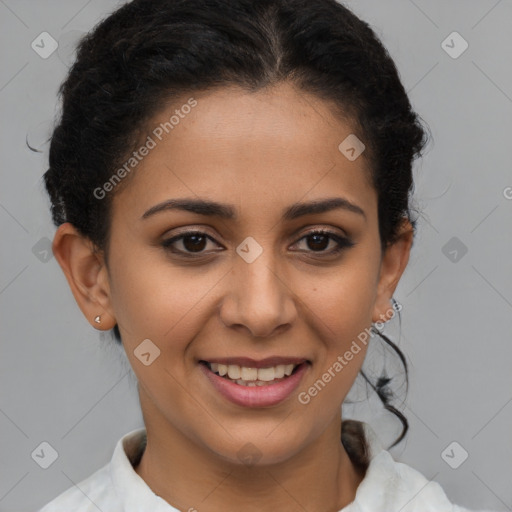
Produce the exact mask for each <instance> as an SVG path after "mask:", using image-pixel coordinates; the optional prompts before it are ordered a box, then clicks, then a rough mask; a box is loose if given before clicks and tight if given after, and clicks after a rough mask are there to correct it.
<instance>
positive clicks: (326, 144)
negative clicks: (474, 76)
mask: <svg viewBox="0 0 512 512" xmlns="http://www.w3.org/2000/svg"><path fill="white" fill-rule="evenodd" d="M61 93H62V99H63V109H62V117H61V119H60V123H59V124H58V126H57V127H56V129H55V131H54V134H53V137H52V142H51V148H50V168H49V169H48V171H47V172H46V174H45V184H46V187H47V190H48V193H49V195H50V198H51V201H52V215H53V220H54V222H55V224H56V226H58V229H57V232H56V234H55V238H54V242H53V251H54V254H55V257H56V258H57V260H58V262H59V264H60V265H61V267H62V269H63V271H64V273H65V275H66V278H67V280H68V283H69V286H70V288H71V290H72V292H73V294H74V297H75V299H76V301H77V304H78V306H79V307H80V309H81V310H82V312H83V314H84V315H85V317H86V318H87V319H88V320H89V322H90V323H91V325H92V326H93V327H95V328H97V329H100V330H111V329H112V330H113V333H114V336H115V338H116V340H117V342H118V343H121V344H122V346H123V348H124V349H125V351H126V354H127V357H128V358H129V361H130V364H131V366H132V368H133V371H134V373H135V375H136V377H137V380H138V390H139V398H140V403H141V408H142V412H143V418H144V423H145V428H144V429H140V430H136V431H132V432H129V433H127V434H126V435H125V436H123V438H122V439H120V440H119V442H118V444H117V446H116V448H115V450H114V454H113V458H112V461H111V462H110V464H108V465H107V466H105V467H103V468H101V469H99V470H98V471H97V472H96V473H94V474H93V475H91V477H89V478H88V479H87V480H86V481H84V482H82V483H80V484H79V485H78V487H79V488H76V487H73V488H70V489H69V490H68V491H66V492H65V493H63V494H62V495H61V496H59V497H57V498H56V499H55V500H53V501H52V502H51V503H49V504H48V505H46V506H45V507H44V508H43V509H42V512H51V511H63V510H73V511H89V510H98V509H100V510H104V511H111V510H112V511H114V510H115V511H121V510H122V511H134V512H135V511H138V512H141V511H151V512H155V511H161V512H164V511H174V510H188V511H193V510H198V511H200V512H201V511H212V512H214V511H221V510H222V511H230V510H249V511H261V510H274V509H275V510H286V511H295V510H297V511H299V510H301V511H302V510H308V511H338V510H343V511H344V512H349V511H350V512H354V511H365V512H369V511H379V512H383V511H394V510H397V511H398V510H401V511H403V512H406V511H412V510H421V511H427V510H435V511H437V512H439V511H454V512H455V511H459V512H460V511H463V510H465V509H463V508H462V507H458V506H456V505H454V504H452V503H451V502H450V501H449V499H448V497H447V496H446V494H445V493H444V492H443V490H442V489H441V487H440V486H439V484H437V483H435V482H430V483H429V482H428V480H427V479H426V478H425V477H424V476H423V475H421V474H420V473H419V472H417V471H415V470H414V469H413V468H411V467H409V466H407V465H405V464H401V463H397V462H395V461H394V460H393V459H392V457H391V455H390V454H389V452H388V451H386V450H384V449H383V447H382V445H380V443H379V440H378V439H377V437H376V436H375V435H374V433H373V432H372V431H371V429H370V428H369V426H368V425H366V424H364V423H360V422H355V421H343V423H342V421H341V417H340V409H341V404H342V403H343V401H344V399H345V397H346V395H347V393H348V391H349V390H350V388H351V387H352V384H353V382H354V380H355V378H356V377H357V375H358V373H359V372H360V371H361V366H362V363H363V361H364V357H365V354H366V352H367V348H368V344H369V343H375V342H376V338H375V334H378V335H379V336H380V337H381V338H382V339H383V340H384V341H386V342H387V343H388V344H390V346H391V347H392V348H394V349H395V350H396V352H397V354H398V355H399V356H400V357H401V358H402V360H403V356H402V354H401V352H400V351H399V350H398V348H397V347H396V346H395V345H394V344H393V342H392V341H391V340H390V339H389V338H387V337H386V336H384V335H383V334H382V333H380V329H381V328H382V326H383V324H384V323H385V322H386V321H387V320H389V319H390V318H392V317H393V316H394V315H395V314H396V312H397V310H399V309H400V308H399V305H398V303H397V302H396V301H394V299H393V293H394V290H395V289H396V286H397V284H398V282H399V280H400V277H401V275H402V273H403V271H404V270H405V268H406V265H407V262H408V258H409V254H410V250H411V246H412V243H413V238H414V233H415V227H416V223H415V220H414V219H412V218H411V212H410V208H409V193H410V191H411V189H412V174H411V166H412V162H413V160H414V158H415V157H416V156H418V155H419V154H420V153H421V150H422V149H423V147H424V144H425V142H426V134H425V131H424V130H423V128H422V126H421V124H420V122H419V120H418V116H417V115H416V114H415V113H414V112H413V111H412V109H411V105H410V103H409V100H408V98H407V95H406V93H405V91H404V88H403V86H402V84H401V82H400V80H399V77H398V73H397V70H396V67H395V65H394V63H393V61H392V60H391V58H390V57H389V55H388V54H387V52H386V50H385V49H384V48H383V46H382V44H381V43H380V41H379V40H378V38H377V37H376V35H375V34H374V33H373V31H372V30H371V29H370V27H369V26H368V25H367V24H366V23H364V22H363V21H361V20H359V19H358V18H357V17H355V16H354V15H353V14H352V13H351V12H350V11H349V10H347V9H346V8H345V7H343V6H342V5H340V4H338V3H336V2H335V1H334V0H317V1H315V2H311V1H305V0H262V1H257V2H254V1H249V0H236V1H234V0H210V1H205V0H186V1H185V0H165V1H164V0H156V1H155V0H152V1H147V0H146V1H144V0H135V1H133V2H130V3H128V4H126V5H124V6H123V7H121V8H119V9H118V10H117V11H116V12H114V13H113V14H112V15H110V16H109V17H108V18H107V19H106V20H104V21H103V22H102V23H100V24H99V25H98V26H97V27H96V28H95V29H94V30H93V31H92V32H91V33H90V34H89V35H87V36H86V38H84V40H83V41H82V42H81V44H80V47H79V52H78V55H77V60H76V63H75V64H74V66H73V67H72V69H71V70H70V73H69V76H68V77H67V79H66V81H65V83H64V84H63V86H62V89H61ZM403 361H404V363H405V360H403ZM370 383H371V382H370ZM371 384H372V385H373V386H374V389H375V390H376V391H377V392H378V394H379V396H380V398H381V399H382V400H383V402H384V405H385V406H386V408H388V409H389V410H390V411H391V412H393V413H395V414H396V415H397V416H398V417H399V419H400V420H401V421H402V423H403V426H404V428H403V431H402V435H401V436H400V437H399V439H397V441H396V443H397V442H399V441H400V440H401V439H402V438H403V436H404V435H405V432H406V430H407V421H406V419H405V418H404V417H403V416H402V415H401V413H400V412H399V411H397V410H396V409H394V408H393V406H392V405H391V404H390V403H389V398H390V396H389V390H388V389H387V387H386V381H385V380H379V381H378V382H377V383H371ZM340 439H341V442H340ZM396 443H395V444H396Z"/></svg>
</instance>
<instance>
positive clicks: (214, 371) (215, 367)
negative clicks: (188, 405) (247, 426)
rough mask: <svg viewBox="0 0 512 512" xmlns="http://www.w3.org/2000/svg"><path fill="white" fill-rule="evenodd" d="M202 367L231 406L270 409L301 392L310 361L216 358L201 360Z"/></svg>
mask: <svg viewBox="0 0 512 512" xmlns="http://www.w3.org/2000/svg"><path fill="white" fill-rule="evenodd" d="M240 363H242V364H243V365H241V364H240ZM245 365H250V366H245ZM199 366H200V368H201V370H202V371H203V373H204V375H205V376H206V377H207V378H208V380H209V382H210V383H211V384H212V385H213V388H214V389H216V390H217V391H218V392H219V393H220V394H221V395H222V396H223V397H225V398H227V399H228V400H229V401H230V402H232V403H235V404H237V405H241V406H245V407H268V406H272V405H276V404H278V403H280V402H281V401H283V400H284V399H285V398H287V397H288V396H289V395H290V394H291V393H292V392H293V391H294V390H295V389H296V388H297V386H298V385H299V383H300V381H301V380H302V377H303V376H304V374H305V373H306V372H307V370H308V367H309V361H308V360H307V359H304V358H290V357H268V358H266V359H261V360H254V359H251V358H246V357H237V358H222V359H220V358H218V359H217V358H215V359H214V358H212V359H208V361H206V360H201V361H200V365H199Z"/></svg>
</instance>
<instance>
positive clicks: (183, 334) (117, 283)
mask: <svg viewBox="0 0 512 512" xmlns="http://www.w3.org/2000/svg"><path fill="white" fill-rule="evenodd" d="M113 269H114V270H113V272H112V277H111V279H112V282H113V286H112V290H111V297H112V303H113V308H114V311H115V315H116V319H117V321H118V324H119V327H120V330H121V333H123V330H124V331H125V333H126V336H124V337H123V340H126V342H127V344H129V345H130V346H131V345H134V344H135V345H136V344H138V343H140V342H141V341H142V340H143V339H146V338H149V339H151V340H154V341H155V343H156V344H157V345H158V346H159V347H162V348H163V347H165V350H171V351H175V350H177V349H180V348H181V349H183V347H180V340H183V343H186V342H188V340H189V339H191V338H192V337H193V332H194V327H196V328H197V326H198V325H199V323H200V322H199V321H198V317H200V316H201V311H203V310H204V308H205V307H206V305H207V304H208V295H207V296H206V297H205V293H207V291H208V290H211V289H213V288H214V287H215V284H216V281H218V276H217V277H216V276H215V275H213V274H212V273H204V272H200V271H199V270H198V269H199V267H196V269H195V270H194V269H191V268H188V269H187V268H185V267H178V266H173V265H172V264H171V263H168V262H166V261H165V258H162V257H160V256H159V257H151V258H148V256H147V251H146V253H145V254H144V253H142V251H141V254H140V255H137V254H136V253H135V252H132V253H131V254H130V257H129V258H122V259H121V258H120V259H118V264H117V265H115V266H114V267H113ZM170 340H172V341H173V343H169V341H170Z"/></svg>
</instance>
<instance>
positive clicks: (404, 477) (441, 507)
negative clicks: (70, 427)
mask: <svg viewBox="0 0 512 512" xmlns="http://www.w3.org/2000/svg"><path fill="white" fill-rule="evenodd" d="M363 429H364V435H365V438H366V440H367V445H368V450H369V454H368V458H369V461H370V463H369V466H368V468H367V470H366V474H365V476H364V479H363V480H362V482H361V483H360V484H359V486H358V488H357V491H356V496H355V499H354V501H353V502H352V503H351V504H349V505H347V506H346V507H344V508H343V509H342V510H341V511H339V512H372V511H374V510H376V509H379V510H395V509H396V510H398V508H397V506H398V505H400V506H401V507H404V508H403V512H407V511H408V510H413V508H412V507H415V506H416V505H418V504H419V505H421V503H428V504H429V505H435V506H436V507H437V508H435V510H436V511H438V512H444V511H451V510H452V508H451V505H450V503H449V501H448V499H447V497H446V495H445V494H444V492H443V490H442V488H441V486H440V485H439V484H438V483H437V482H434V481H429V480H427V479H426V478H425V477H424V476H423V475H422V474H421V473H419V472H418V471H416V470H414V469H413V468H410V467H409V466H406V465H405V464H402V463H399V462H396V461H395V460H394V459H393V457H392V456H391V454H390V453H389V452H388V451H386V450H385V449H384V448H383V445H382V443H381V441H380V439H379V438H378V436H377V435H376V433H375V431H374V430H373V429H372V427H371V426H370V425H369V424H368V423H363ZM145 442H146V429H145V428H139V429H136V430H132V431H131V432H128V433H127V434H125V435H124V436H123V437H122V438H121V439H120V440H119V441H118V442H117V445H116V447H115V449H114V454H113V456H112V460H111V462H110V475H111V478H112V482H113V485H114V487H115V489H116V492H117V494H118V496H119V499H120V501H121V503H122V505H123V507H122V510H123V511H125V512H144V511H151V512H179V511H178V510H177V509H175V508H174V507H172V506H171V505H170V504H169V503H167V501H165V500H164V499H162V498H160V497H159V496H157V495H156V494H155V493H154V492H153V491H152V490H151V488H150V487H149V486H148V485H147V484H146V482H145V481H144V480H143V479H142V478H141V477H140V476H139V475H138V474H137V472H136V471H135V469H134V467H133V464H134V463H135V462H137V461H138V460H139V458H140V456H141V454H142V451H143V450H144V446H145ZM376 507H377V508H376ZM410 507H411V508H410ZM401 510H402V509H401Z"/></svg>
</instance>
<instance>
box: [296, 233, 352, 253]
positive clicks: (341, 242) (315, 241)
mask: <svg viewBox="0 0 512 512" xmlns="http://www.w3.org/2000/svg"><path fill="white" fill-rule="evenodd" d="M301 240H307V243H306V245H307V250H306V251H305V252H313V253H319V255H320V256H323V255H332V254H337V253H339V252H341V251H342V250H343V249H345V248H349V247H353V246H354V245H355V243H354V242H352V240H350V239H348V238H345V237H342V236H339V235H338V234H336V233H333V232H331V231H325V230H315V231H311V232H309V233H307V234H306V235H305V236H303V237H302V238H301V239H300V240H299V242H300V241H301ZM330 242H335V247H334V249H332V250H326V249H327V248H328V247H329V243H330Z"/></svg>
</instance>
